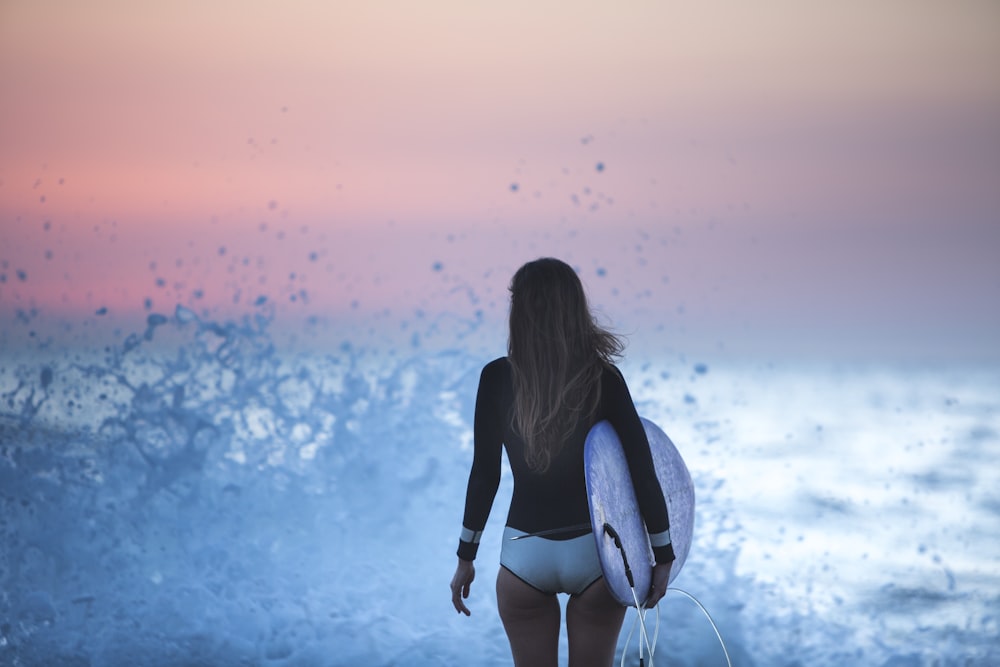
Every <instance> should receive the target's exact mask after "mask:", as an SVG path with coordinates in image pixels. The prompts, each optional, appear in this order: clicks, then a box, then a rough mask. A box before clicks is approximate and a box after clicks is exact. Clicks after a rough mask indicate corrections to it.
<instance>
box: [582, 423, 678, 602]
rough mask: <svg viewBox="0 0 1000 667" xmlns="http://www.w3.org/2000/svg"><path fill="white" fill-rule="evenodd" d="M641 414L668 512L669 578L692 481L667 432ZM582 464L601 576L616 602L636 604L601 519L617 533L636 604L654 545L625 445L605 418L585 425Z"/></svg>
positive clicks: (643, 592) (645, 589)
mask: <svg viewBox="0 0 1000 667" xmlns="http://www.w3.org/2000/svg"><path fill="white" fill-rule="evenodd" d="M640 419H641V420H642V425H643V428H644V429H645V431H646V438H647V439H648V440H649V449H650V452H651V453H652V455H653V466H654V467H655V468H656V478H657V479H658V480H659V482H660V487H661V488H662V489H663V497H664V498H665V499H666V501H667V513H668V515H669V516H670V541H671V543H672V544H673V545H674V555H675V556H676V558H677V560H675V561H674V564H673V566H672V567H671V568H670V581H671V582H672V581H673V580H674V579H675V578H676V577H677V575H678V574H680V571H681V568H683V567H684V563H685V561H686V560H687V556H688V552H689V551H690V550H691V536H692V534H693V530H694V484H693V483H692V481H691V473H690V472H688V469H687V465H686V464H685V463H684V459H683V458H681V455H680V452H678V451H677V447H675V446H674V443H673V442H672V441H671V440H670V438H669V437H667V434H666V433H664V432H663V431H662V430H661V429H660V427H658V426H657V425H656V424H654V423H653V422H651V421H649V420H648V419H645V418H640ZM583 465H584V475H585V477H586V480H587V493H588V496H589V498H590V520H591V524H592V525H593V528H594V537H595V539H596V540H597V551H598V554H599V556H600V559H601V569H602V570H603V571H604V578H605V581H606V582H607V584H608V588H609V589H610V590H611V594H612V595H613V596H614V597H615V599H616V600H618V602H620V603H621V604H623V605H626V606H631V607H634V606H635V600H634V599H633V598H632V591H631V590H630V586H629V581H628V577H627V576H626V572H625V562H624V561H623V559H622V550H620V549H619V548H618V546H617V545H616V544H615V540H614V538H613V537H611V536H610V535H608V533H607V532H606V531H605V530H604V524H605V523H607V524H609V525H611V526H612V527H613V529H614V531H615V532H616V533H617V535H618V536H619V538H620V541H621V544H622V549H623V550H624V551H625V556H626V558H627V560H628V564H629V566H630V569H631V571H632V577H633V580H634V582H635V595H636V598H638V600H639V604H642V603H643V602H645V600H646V596H647V594H648V593H649V587H650V585H651V583H652V579H653V549H652V547H651V546H650V544H649V535H648V533H647V532H646V525H645V524H644V523H643V520H642V515H641V514H640V513H639V503H638V501H637V500H636V496H635V490H634V489H633V487H632V478H631V475H629V471H628V463H627V461H626V459H625V451H624V450H623V449H622V444H621V441H620V440H619V439H618V434H617V433H616V432H615V429H614V427H613V426H611V423H610V422H608V421H606V420H605V421H600V422H598V423H597V424H595V425H594V427H593V428H591V429H590V433H588V434H587V440H586V442H585V444H584V450H583Z"/></svg>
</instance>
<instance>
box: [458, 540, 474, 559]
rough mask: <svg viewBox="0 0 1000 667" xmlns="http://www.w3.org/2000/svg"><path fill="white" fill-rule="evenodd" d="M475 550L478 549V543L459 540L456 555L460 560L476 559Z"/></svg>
mask: <svg viewBox="0 0 1000 667" xmlns="http://www.w3.org/2000/svg"><path fill="white" fill-rule="evenodd" d="M477 551H479V545H478V544H477V543H474V542H464V541H462V540H459V542H458V557H459V558H461V559H462V560H476V552H477Z"/></svg>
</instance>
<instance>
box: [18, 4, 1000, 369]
mask: <svg viewBox="0 0 1000 667" xmlns="http://www.w3.org/2000/svg"><path fill="white" fill-rule="evenodd" d="M998 72H1000V4H997V3H995V2H987V1H973V0H960V1H958V2H951V3H942V2H924V1H919V0H918V1H913V2H895V1H891V2H890V1H885V2H881V1H880V2H860V1H853V0H851V1H848V2H798V1H792V0H767V1H764V2H740V1H737V0H712V1H709V2H697V3H694V2H692V3H674V2H644V1H643V2H639V1H636V2H627V3H606V2H601V3H598V2H591V1H581V2H575V3H557V2H545V1H543V2H522V1H513V2H504V3H486V2H469V1H468V0H461V1H459V0H454V1H451V0H449V1H441V0H432V1H429V2H402V1H398V2H390V1H386V0H369V1H358V2H344V1H333V2H320V1H315V2H307V1H305V0H292V1H290V2H282V3H277V2H264V1H263V0H244V1H242V2H230V1H226V2H223V1H217V0H209V1H207V2H191V1H187V0H181V1H178V2H169V3H168V2H159V3H150V2H125V1H124V0H94V1H91V2H65V1H62V0H58V1H57V0H5V1H4V2H2V3H0V329H12V328H15V327H17V326H20V325H19V324H18V322H23V320H24V316H23V313H25V312H29V311H31V310H32V309H34V310H35V311H36V312H38V313H39V314H40V315H38V317H65V318H71V319H72V318H77V319H79V318H89V317H95V316H96V315H95V313H96V312H97V311H98V310H100V309H106V311H104V312H107V313H108V315H106V316H104V317H107V316H121V317H128V316H131V315H136V316H138V315H141V314H143V313H146V312H148V310H149V309H152V310H159V311H163V312H168V311H170V312H172V309H173V307H174V305H176V304H177V303H182V304H186V305H189V306H192V307H193V308H196V309H198V310H199V311H202V310H210V311H213V312H220V313H223V312H225V313H230V312H238V311H240V310H252V309H253V307H254V304H255V303H256V302H257V300H258V299H260V298H261V297H262V296H263V297H266V298H267V299H269V300H270V302H272V303H276V304H279V306H280V309H281V311H282V312H287V313H288V315H289V317H290V316H291V315H294V314H297V313H301V314H312V315H318V316H321V317H323V318H327V319H329V320H330V321H336V320H337V318H343V317H361V316H362V314H366V313H367V314H371V313H377V312H390V313H394V314H395V316H396V317H399V318H406V317H408V316H410V315H412V313H414V312H416V311H417V310H420V311H422V312H424V313H428V312H436V311H449V312H453V313H458V314H462V315H463V316H471V314H472V313H475V312H476V311H481V312H482V313H483V314H484V316H485V317H486V318H488V319H491V320H496V321H500V320H501V319H502V317H503V315H504V313H505V308H506V283H507V280H508V279H509V276H510V274H511V272H512V271H513V270H514V269H516V268H517V266H518V265H519V264H520V263H522V262H523V261H525V260H528V259H532V258H534V257H536V256H538V255H549V254H551V255H557V256H560V257H563V258H564V259H566V260H567V261H570V262H571V263H572V264H574V266H576V267H577V268H578V269H579V271H580V273H581V276H582V277H583V278H584V280H585V282H586V283H587V285H588V287H589V288H590V289H591V292H592V294H593V297H594V301H595V303H596V304H597V305H598V306H600V307H601V309H602V310H603V311H604V312H606V313H607V314H608V315H609V316H610V317H611V318H612V319H614V320H615V321H616V322H617V323H619V324H620V325H621V326H622V328H623V329H626V330H629V331H634V332H637V335H638V336H640V337H642V336H646V337H647V339H648V338H652V337H655V336H659V335H667V336H671V337H673V338H672V339H673V340H676V341H688V342H690V343H691V344H694V343H695V342H698V344H701V345H707V346H709V347H712V346H720V347H726V348H727V349H731V350H737V351H747V352H753V351H754V350H757V349H764V348H768V346H770V347H778V348H788V347H791V348H796V347H801V348H802V349H803V350H806V351H810V352H813V353H817V352H820V353H821V352H822V350H823V349H824V346H826V345H848V346H850V347H851V348H852V349H856V350H862V351H869V352H872V353H875V354H881V353H890V352H893V351H898V350H899V349H901V348H902V349H907V350H910V351H912V352H913V354H915V355H922V354H927V355H931V356H948V355H951V354H953V353H959V354H961V355H964V356H968V357H972V358H979V357H990V358H994V359H995V358H997V357H1000V346H998V345H997V342H996V341H998V340H1000V308H998V307H997V305H998V304H1000V75H998ZM18 312H21V313H22V316H21V317H20V318H19V317H18ZM643 332H646V333H643ZM706 341H707V342H706ZM776 341H777V342H776ZM678 344H683V343H682V342H679V343H678ZM863 348H870V349H868V350H863Z"/></svg>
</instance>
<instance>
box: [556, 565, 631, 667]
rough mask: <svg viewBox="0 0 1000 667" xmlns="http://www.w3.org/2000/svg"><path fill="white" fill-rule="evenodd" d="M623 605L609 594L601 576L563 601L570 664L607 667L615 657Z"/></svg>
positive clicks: (573, 666)
mask: <svg viewBox="0 0 1000 667" xmlns="http://www.w3.org/2000/svg"><path fill="white" fill-rule="evenodd" d="M624 620H625V607H623V606H621V605H620V604H618V601H617V600H615V599H614V598H613V597H612V596H611V592H610V591H608V587H607V585H606V584H605V583H604V579H601V580H599V581H595V582H594V583H593V584H591V585H590V588H588V589H587V590H585V591H584V592H583V593H581V594H579V595H574V596H572V597H571V598H570V599H569V602H568V603H567V604H566V635H567V637H568V638H569V667H610V665H611V664H612V663H614V661H615V647H616V646H617V645H618V634H619V633H620V632H621V629H622V621H624Z"/></svg>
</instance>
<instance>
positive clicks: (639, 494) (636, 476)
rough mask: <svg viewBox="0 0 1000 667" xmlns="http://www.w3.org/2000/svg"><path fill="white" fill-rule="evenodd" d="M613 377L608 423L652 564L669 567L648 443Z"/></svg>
mask: <svg viewBox="0 0 1000 667" xmlns="http://www.w3.org/2000/svg"><path fill="white" fill-rule="evenodd" d="M616 371H617V369H616ZM613 376H614V377H613V379H612V380H611V381H610V382H609V383H608V384H607V385H605V386H606V387H608V389H609V391H608V392H607V394H606V396H605V399H604V400H605V405H606V408H607V415H608V421H610V422H611V425H612V426H613V427H614V429H615V432H616V433H617V434H618V438H619V439H620V440H621V443H622V449H623V450H624V452H625V460H626V461H627V462H628V468H629V474H630V475H631V477H632V486H633V488H634V489H635V495H636V499H637V500H638V502H639V512H640V513H641V514H642V518H643V520H644V521H645V522H646V530H647V531H648V532H649V538H650V543H651V544H652V546H653V557H654V560H655V561H656V562H657V563H669V562H671V561H673V560H674V558H675V556H674V549H673V546H672V545H671V544H670V518H669V517H668V515H667V503H666V500H665V499H664V497H663V489H662V488H661V487H660V482H659V480H657V478H656V469H655V468H654V466H653V455H652V454H651V453H650V451H649V440H648V438H647V437H646V431H645V429H644V428H643V426H642V421H640V419H639V413H638V412H636V409H635V404H634V403H633V402H632V396H631V394H629V391H628V386H627V385H626V384H625V379H624V378H623V377H622V376H621V373H620V372H615V373H613Z"/></svg>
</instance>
